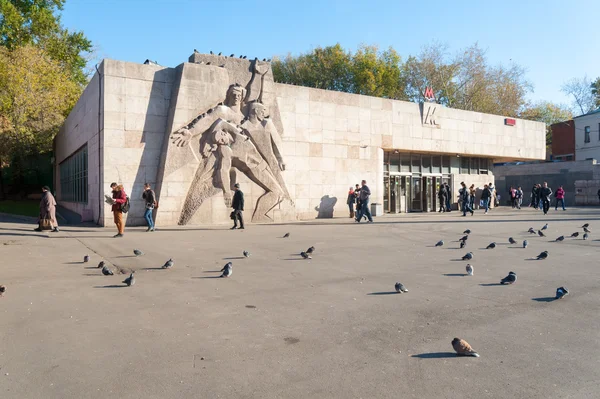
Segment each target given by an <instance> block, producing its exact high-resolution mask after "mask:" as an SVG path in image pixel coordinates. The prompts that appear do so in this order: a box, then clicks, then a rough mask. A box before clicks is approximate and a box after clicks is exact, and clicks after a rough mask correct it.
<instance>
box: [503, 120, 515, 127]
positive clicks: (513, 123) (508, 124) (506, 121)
mask: <svg viewBox="0 0 600 399" xmlns="http://www.w3.org/2000/svg"><path fill="white" fill-rule="evenodd" d="M504 124H505V125H506V126H515V125H516V124H517V120H516V119H513V118H504Z"/></svg>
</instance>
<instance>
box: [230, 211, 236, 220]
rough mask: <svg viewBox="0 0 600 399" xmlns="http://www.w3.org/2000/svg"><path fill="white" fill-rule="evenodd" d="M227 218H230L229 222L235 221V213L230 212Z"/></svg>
mask: <svg viewBox="0 0 600 399" xmlns="http://www.w3.org/2000/svg"><path fill="white" fill-rule="evenodd" d="M229 218H230V219H231V220H235V211H233V212H231V213H230V214H229Z"/></svg>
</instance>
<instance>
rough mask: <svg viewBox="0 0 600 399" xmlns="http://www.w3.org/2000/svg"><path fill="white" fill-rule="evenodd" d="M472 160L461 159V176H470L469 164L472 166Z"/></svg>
mask: <svg viewBox="0 0 600 399" xmlns="http://www.w3.org/2000/svg"><path fill="white" fill-rule="evenodd" d="M470 160H471V159H470V158H468V157H461V158H460V174H461V175H468V174H469V164H470Z"/></svg>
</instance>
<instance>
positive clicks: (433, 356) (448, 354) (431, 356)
mask: <svg viewBox="0 0 600 399" xmlns="http://www.w3.org/2000/svg"><path fill="white" fill-rule="evenodd" d="M411 357H418V358H420V359H442V358H448V357H456V358H458V356H456V353H452V352H430V353H420V354H418V355H412V356H411Z"/></svg>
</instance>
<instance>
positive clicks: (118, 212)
mask: <svg viewBox="0 0 600 399" xmlns="http://www.w3.org/2000/svg"><path fill="white" fill-rule="evenodd" d="M110 188H111V189H112V197H113V204H112V212H113V214H114V217H115V224H116V225H117V234H116V235H115V236H113V237H114V238H119V237H123V234H125V222H124V221H123V211H122V209H121V206H122V205H123V204H124V203H125V202H127V194H126V193H125V190H123V186H122V185H120V184H117V183H112V184H111V185H110Z"/></svg>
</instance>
